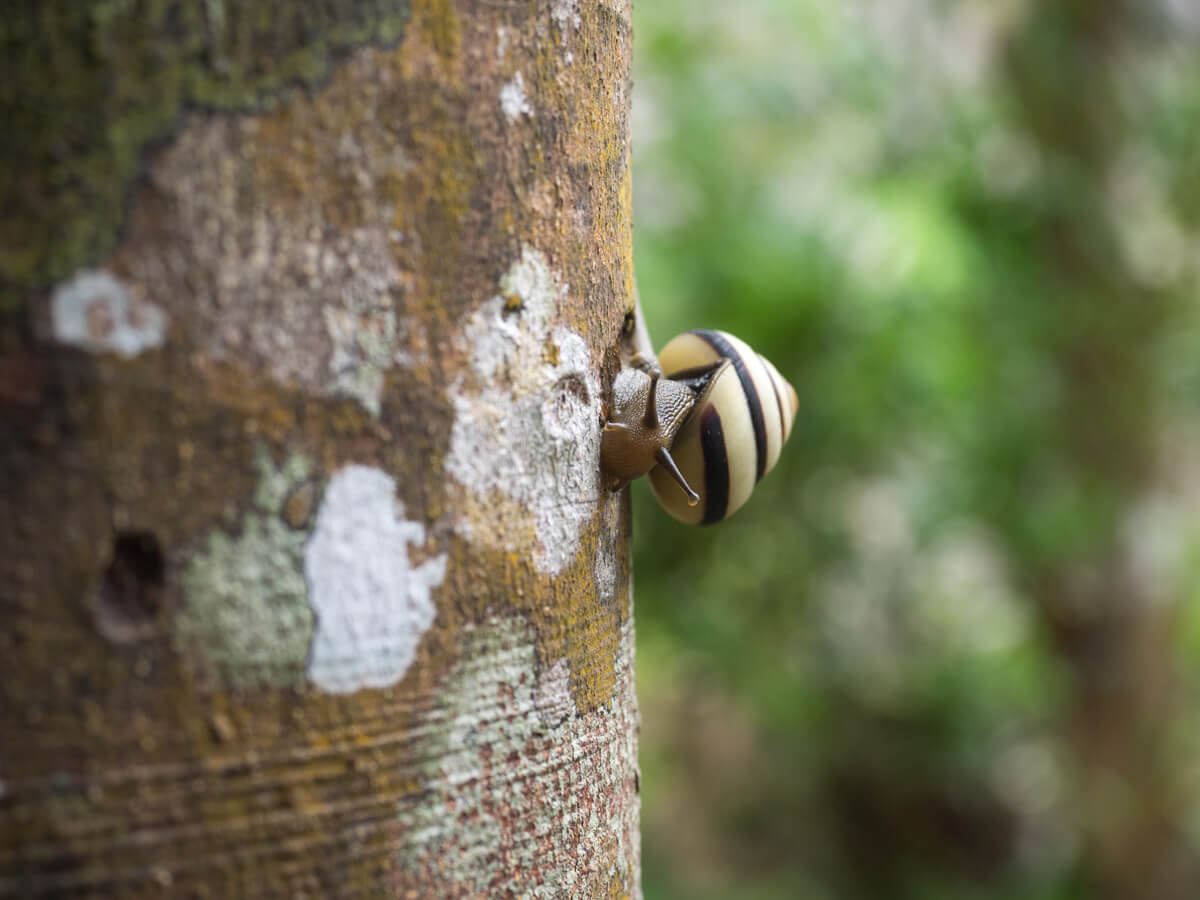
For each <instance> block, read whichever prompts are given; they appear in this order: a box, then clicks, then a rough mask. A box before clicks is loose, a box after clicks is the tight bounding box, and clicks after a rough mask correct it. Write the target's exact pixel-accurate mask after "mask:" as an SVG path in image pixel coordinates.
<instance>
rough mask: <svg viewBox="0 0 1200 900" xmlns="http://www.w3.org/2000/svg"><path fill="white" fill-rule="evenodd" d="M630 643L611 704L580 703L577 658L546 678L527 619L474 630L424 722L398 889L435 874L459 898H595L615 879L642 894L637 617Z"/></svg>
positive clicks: (404, 818)
mask: <svg viewBox="0 0 1200 900" xmlns="http://www.w3.org/2000/svg"><path fill="white" fill-rule="evenodd" d="M619 647H620V650H619V656H620V659H618V660H617V662H616V670H617V672H618V673H619V676H618V681H617V684H616V689H615V692H614V693H613V695H612V696H611V698H610V702H608V703H606V704H604V705H601V706H599V707H598V708H596V709H595V710H593V711H591V712H588V713H583V714H576V713H575V712H574V709H573V706H572V705H571V703H570V696H569V693H567V694H564V682H565V681H566V680H567V679H568V678H569V669H568V667H567V665H566V663H565V661H563V660H559V661H558V662H557V663H555V664H554V665H552V666H550V667H548V668H547V669H545V670H544V671H543V672H542V673H541V674H540V676H539V672H538V665H537V659H536V652H535V642H534V638H533V634H532V631H531V629H530V628H529V627H528V626H527V625H526V624H525V623H524V622H523V621H521V620H518V619H506V618H498V619H493V620H490V621H487V622H484V623H483V624H481V625H478V626H468V627H467V628H466V629H465V630H464V632H463V637H462V642H461V644H460V655H459V662H458V663H457V664H456V665H455V667H454V668H453V669H452V670H451V671H450V673H449V674H448V676H447V677H446V679H445V680H444V681H443V683H442V686H441V688H440V689H439V691H438V694H437V696H436V699H435V703H436V706H435V707H434V709H433V710H431V711H430V712H429V713H428V714H427V716H426V719H425V720H424V721H423V722H421V723H419V724H418V726H417V727H415V728H414V729H413V732H412V733H413V734H415V735H418V736H419V737H418V740H417V746H416V747H415V748H414V753H413V757H414V758H415V759H420V760H426V761H427V762H426V763H425V771H424V773H423V776H422V780H423V782H424V785H425V786H426V791H425V793H423V794H422V799H421V801H420V802H419V803H416V804H411V803H410V804H406V805H403V806H401V808H400V809H399V811H398V826H399V833H400V834H402V835H403V845H404V846H403V848H402V849H401V851H400V852H399V854H398V857H399V858H398V860H397V862H398V863H399V865H398V866H397V867H396V871H395V873H394V876H393V877H394V878H395V880H396V882H397V883H396V884H394V885H393V887H394V888H395V893H396V894H397V895H398V896H404V895H405V894H404V888H405V887H406V886H407V885H408V884H409V883H411V884H415V885H420V884H430V883H434V882H435V881H436V883H438V884H439V885H441V886H442V888H441V889H442V896H444V897H447V898H460V897H494V896H504V895H515V896H521V897H533V898H564V897H580V898H592V897H599V896H609V891H608V888H609V886H610V885H613V884H617V885H621V886H623V888H624V890H625V891H627V892H628V893H629V895H630V896H636V895H637V893H638V891H637V881H636V875H635V874H634V873H635V872H637V870H638V866H637V859H638V806H639V804H638V800H637V796H636V786H635V773H636V771H637V768H636V767H637V739H636V735H637V703H636V699H635V697H634V694H633V684H632V673H633V666H632V660H631V659H630V656H631V655H632V653H633V630H632V623H631V622H630V621H626V622H625V623H624V624H623V625H622V630H621V639H620V645H619ZM409 879H410V880H411V881H409Z"/></svg>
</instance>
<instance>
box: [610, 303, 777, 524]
mask: <svg viewBox="0 0 1200 900" xmlns="http://www.w3.org/2000/svg"><path fill="white" fill-rule="evenodd" d="M637 325H638V326H641V321H640V316H639V320H638V322H637ZM646 343H647V342H645V341H643V343H642V345H641V347H642V349H641V350H640V352H637V353H635V354H634V355H633V359H632V367H631V368H628V369H624V370H622V371H621V373H620V374H619V375H618V376H617V378H616V380H615V381H614V383H613V403H612V411H611V414H610V415H609V419H608V422H607V424H606V425H605V427H604V433H603V436H602V438H601V445H600V465H601V468H602V469H603V470H604V471H605V472H606V473H607V474H608V475H609V477H610V478H611V479H612V481H613V484H614V487H616V488H618V489H619V488H621V487H623V486H624V485H625V484H627V483H628V482H629V481H631V480H632V479H634V478H637V477H639V476H641V475H645V474H647V473H649V477H650V490H651V492H652V493H653V494H654V497H655V499H656V500H657V501H658V502H659V505H661V506H662V507H663V509H665V510H666V511H667V512H668V513H670V514H671V515H672V516H674V517H675V518H676V519H678V520H679V521H681V522H687V523H689V524H693V525H697V524H698V525H711V524H713V523H715V522H720V521H722V520H724V519H727V518H729V516H731V515H733V513H734V512H736V511H737V510H738V509H739V508H740V507H741V506H742V504H743V503H745V502H746V500H747V499H749V497H750V493H751V492H752V491H753V490H754V486H755V484H757V483H758V482H759V480H761V479H762V477H763V476H764V475H766V474H767V473H768V472H770V471H771V469H772V468H773V467H774V466H775V463H776V461H777V460H778V459H779V454H780V451H781V450H782V449H783V444H784V443H785V442H786V441H787V439H788V435H789V434H791V431H792V423H793V421H794V420H795V417H796V410H797V407H798V405H799V404H798V400H797V397H796V391H795V389H794V388H793V387H792V386H791V385H790V384H789V383H788V382H787V381H786V380H785V379H784V378H783V377H782V376H781V375H780V374H779V371H778V370H777V369H776V368H775V367H774V366H773V365H771V363H770V362H769V361H768V360H766V359H765V358H764V357H762V356H760V355H759V354H758V353H755V352H754V351H753V350H751V349H750V347H748V346H747V345H746V344H745V343H744V342H743V341H741V340H739V339H738V338H736V337H734V336H733V335H731V334H727V333H726V332H723V331H707V330H696V331H689V332H686V333H685V334H681V335H679V336H677V337H675V338H674V339H672V340H671V341H670V342H669V343H668V344H667V345H666V346H665V347H664V348H663V349H662V351H661V352H660V353H659V355H658V359H657V360H655V359H654V358H653V357H652V356H651V355H649V354H648V352H647V350H646V349H645V347H646Z"/></svg>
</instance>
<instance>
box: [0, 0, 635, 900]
mask: <svg viewBox="0 0 1200 900" xmlns="http://www.w3.org/2000/svg"><path fill="white" fill-rule="evenodd" d="M28 6H29V8H28V9H26V10H24V11H18V12H16V13H13V14H12V15H10V16H6V17H5V18H6V21H5V22H4V23H3V25H0V45H2V46H3V49H4V51H5V53H4V55H3V56H4V62H3V63H0V67H2V71H0V75H3V77H0V85H2V86H0V111H2V112H3V116H0V118H5V119H6V120H8V121H11V122H12V123H13V124H14V125H15V126H16V127H15V128H12V127H10V128H9V129H7V133H5V134H4V135H0V163H2V164H3V167H4V168H3V172H2V173H0V178H3V181H2V182H0V199H2V200H3V203H2V204H0V246H3V248H4V249H3V252H2V253H0V285H2V288H3V290H2V296H0V301H2V302H0V310H3V312H2V314H0V316H2V317H0V429H2V431H0V602H2V608H3V615H4V627H3V629H2V630H0V894H3V895H12V896H18V895H19V896H48V895H55V896H71V895H76V894H79V895H83V894H87V895H89V896H117V895H120V896H122V897H135V896H143V895H145V896H150V895H161V894H165V893H174V894H176V895H178V896H211V897H228V896H237V895H254V896H289V897H292V896H302V895H306V894H307V895H308V896H321V897H324V896H349V895H358V894H367V895H381V896H383V895H386V896H398V897H435V896H436V897H445V898H453V897H501V896H522V897H525V896H545V897H568V896H570V897H587V898H594V897H624V896H638V895H640V889H639V886H638V869H639V861H638V832H637V818H638V797H637V792H638V783H637V768H636V729H637V711H636V702H635V698H634V694H633V638H632V618H631V617H632V610H631V605H630V604H631V594H630V575H629V515H628V506H627V501H626V499H625V496H624V495H621V496H618V495H611V494H608V493H606V492H605V491H603V490H602V487H601V483H600V473H599V462H598V456H599V436H600V428H601V422H602V418H603V398H604V396H605V394H606V391H607V389H608V386H609V385H611V381H612V378H613V376H614V375H615V373H616V371H617V368H618V367H619V364H620V363H619V359H618V357H617V351H616V346H617V338H618V334H619V331H620V328H621V324H622V321H623V319H624V318H625V316H626V314H627V313H628V312H629V311H630V309H631V308H632V304H633V290H632V263H631V227H630V176H629V134H628V123H629V116H628V111H629V91H630V81H629V63H630V49H631V48H630V39H631V34H630V9H629V3H628V0H612V2H597V3H581V2H578V0H553V2H548V0H547V2H532V3H523V4H522V3H495V2H482V0H480V2H466V0H462V2H458V3H451V2H448V0H418V2H413V3H412V4H411V8H410V6H409V4H408V3H407V2H392V3H388V2H383V0H376V2H373V3H367V2H363V3H354V2H349V0H329V2H326V3H322V4H316V5H314V4H285V3H279V2H272V0H259V2H251V3H243V4H237V5H236V8H235V7H226V6H225V5H224V4H222V3H220V2H216V3H213V2H206V3H201V2H199V0H196V2H186V0H184V2H168V0H157V2H154V0H151V2H147V3H144V4H138V5H136V6H135V5H134V4H119V3H100V2H92V3H87V4H77V3H74V2H68V0H61V2H52V3H45V4H40V5H37V4H29V5H28Z"/></svg>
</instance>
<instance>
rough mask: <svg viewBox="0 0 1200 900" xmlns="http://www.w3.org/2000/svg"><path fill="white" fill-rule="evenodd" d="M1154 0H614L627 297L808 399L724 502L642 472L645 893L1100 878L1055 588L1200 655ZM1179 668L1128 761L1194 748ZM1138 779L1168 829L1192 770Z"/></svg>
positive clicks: (1190, 364) (1196, 179)
mask: <svg viewBox="0 0 1200 900" xmlns="http://www.w3.org/2000/svg"><path fill="white" fill-rule="evenodd" d="M1035 6H1036V5H1035ZM1169 6H1170V4H1164V5H1163V9H1162V10H1160V9H1158V7H1155V11H1154V13H1153V15H1152V14H1151V13H1149V12H1147V13H1144V14H1143V13H1140V12H1139V13H1135V14H1132V15H1130V16H1128V17H1127V18H1125V19H1121V20H1119V21H1114V22H1105V23H1102V24H1104V25H1105V27H1108V28H1111V29H1112V30H1113V33H1114V34H1116V35H1117V38H1119V39H1117V38H1114V39H1113V40H1111V41H1108V42H1106V43H1103V44H1102V45H1101V46H1102V49H1103V50H1104V51H1105V52H1111V56H1100V55H1098V53H1099V52H1100V51H1097V49H1096V46H1095V45H1093V44H1089V43H1088V40H1089V35H1086V34H1083V33H1078V32H1076V31H1075V30H1073V27H1074V26H1073V24H1072V22H1071V20H1070V19H1069V16H1070V15H1071V14H1074V12H1077V11H1078V4H1075V5H1072V4H1070V3H1066V2H1064V3H1058V4H1054V3H1051V4H1047V5H1046V7H1045V9H1044V11H1043V12H1040V13H1035V12H1033V11H1032V9H1033V7H1031V6H1030V5H1025V6H1022V5H1020V4H1015V5H1014V4H989V3H982V2H974V3H972V2H958V3H940V2H934V0H924V2H921V0H914V2H905V3H900V4H871V3H852V4H825V3H818V2H815V0H793V2H789V3H782V2H770V0H751V2H746V3H740V4H720V3H716V2H711V0H706V2H700V3H686V4H685V3H672V2H660V3H655V4H646V3H643V4H638V5H637V6H636V8H635V33H636V37H637V40H636V44H635V68H634V76H635V101H634V104H635V105H634V173H635V174H634V209H635V223H636V230H635V258H636V263H637V272H638V283H639V289H640V294H641V299H642V304H643V307H644V310H645V313H646V317H647V319H648V323H649V326H650V330H651V333H652V335H653V336H654V339H655V342H656V344H658V345H659V346H661V345H662V344H663V343H665V341H666V340H667V339H669V337H670V336H672V335H674V334H676V333H678V332H680V331H683V330H687V329H689V328H694V327H709V328H720V329H723V330H727V331H731V332H734V333H736V334H737V335H739V336H740V337H742V338H743V339H744V340H746V341H747V342H748V343H749V344H750V345H751V346H753V347H755V348H756V349H757V350H758V351H759V352H761V353H762V354H763V355H764V356H766V357H767V358H769V359H771V360H772V361H773V362H774V363H775V364H776V365H777V366H778V368H779V369H780V371H781V372H782V373H783V374H784V376H785V377H787V378H788V379H789V380H790V381H791V382H792V384H793V385H794V386H795V387H796V390H797V393H798V395H799V398H800V413H799V416H798V419H797V423H796V426H795V430H794V432H793V436H792V438H791V442H790V444H789V445H788V446H787V447H786V448H785V452H784V455H783V458H782V459H781V461H780V463H779V465H778V467H777V469H776V470H775V471H774V472H773V473H772V474H771V475H769V476H768V478H767V479H766V480H765V481H764V482H763V483H762V484H761V485H760V486H759V488H758V490H757V491H756V493H755V496H754V497H753V498H752V500H751V502H750V503H749V504H748V505H747V506H746V507H745V508H743V509H742V510H741V511H740V512H739V513H738V514H737V515H736V516H735V517H734V518H733V519H731V520H730V521H728V522H725V523H722V524H721V525H719V526H717V527H714V528H705V529H697V528H689V527H686V526H682V525H678V524H677V523H675V522H674V521H672V520H670V519H669V518H668V517H667V516H666V515H665V513H663V512H662V511H660V510H659V509H658V508H657V507H656V506H655V504H654V501H653V498H652V497H651V495H650V493H649V491H648V490H647V489H646V488H645V486H644V485H643V484H637V485H635V486H634V505H635V561H636V562H635V566H636V573H637V585H636V588H637V591H636V596H637V617H638V670H639V692H640V697H641V705H642V719H643V730H642V740H641V746H642V751H641V752H642V776H643V777H642V785H643V800H644V806H643V832H644V853H643V857H644V858H643V867H644V873H645V891H646V895H647V897H648V898H650V900H673V898H687V900H706V898H735V897H736V898H755V900H758V898H761V900H767V898H842V897H864V898H874V897H883V896H886V897H891V898H909V897H911V898H922V900H924V898H930V900H934V898H1001V897H1004V898H1010V897H1011V898H1068V897H1072V898H1073V897H1084V896H1092V895H1093V893H1092V892H1093V891H1100V888H1101V887H1103V885H1102V882H1103V881H1104V879H1105V878H1109V877H1112V878H1116V879H1118V880H1119V876H1118V875H1112V874H1111V873H1110V872H1109V871H1108V869H1106V868H1105V866H1104V865H1097V864H1095V858H1099V857H1095V856H1094V854H1092V851H1091V850H1090V849H1089V848H1090V847H1092V844H1093V843H1094V840H1093V838H1094V836H1093V834H1092V825H1093V824H1094V822H1092V821H1091V818H1090V817H1092V816H1093V811H1092V810H1091V808H1090V807H1087V808H1084V806H1085V805H1086V804H1085V805H1081V800H1080V795H1079V792H1078V790H1077V788H1078V784H1079V783H1084V784H1085V786H1086V785H1087V784H1089V783H1090V782H1088V780H1087V776H1086V775H1084V776H1079V774H1078V773H1079V772H1081V771H1083V772H1085V773H1086V772H1087V771H1089V768H1088V767H1089V766H1090V765H1091V763H1089V761H1088V760H1086V759H1079V758H1077V757H1078V756H1079V755H1080V753H1081V752H1082V751H1081V748H1086V744H1085V743H1083V742H1081V741H1079V740H1073V739H1072V737H1071V735H1072V731H1071V728H1072V725H1071V723H1072V721H1073V720H1074V718H1075V717H1086V716H1087V715H1089V714H1090V713H1089V709H1090V707H1088V706H1087V704H1086V702H1084V701H1082V700H1080V698H1081V697H1086V696H1087V695H1088V690H1089V685H1088V680H1089V679H1092V678H1094V677H1095V671H1097V667H1096V666H1094V665H1093V664H1092V663H1090V662H1089V661H1088V660H1086V659H1083V658H1082V657H1081V656H1080V655H1079V653H1078V652H1077V651H1076V649H1075V648H1076V647H1077V645H1078V643H1079V641H1080V640H1081V639H1080V638H1079V634H1082V633H1083V632H1084V630H1085V629H1083V628H1082V627H1077V626H1076V625H1073V624H1071V623H1068V624H1067V625H1061V623H1060V622H1059V619H1058V618H1057V616H1058V614H1059V611H1060V610H1061V609H1063V608H1066V607H1067V606H1068V605H1069V601H1071V598H1077V597H1082V598H1084V600H1080V601H1078V602H1080V603H1083V602H1085V601H1086V602H1095V603H1098V604H1107V605H1104V606H1103V614H1098V615H1097V617H1096V621H1097V622H1099V623H1100V624H1098V625H1096V626H1095V627H1094V628H1093V631H1095V632H1096V633H1097V634H1101V633H1103V634H1109V633H1116V634H1117V639H1119V629H1117V628H1116V626H1114V625H1113V623H1119V622H1122V621H1124V619H1122V618H1121V614H1120V604H1121V603H1125V602H1128V603H1139V602H1142V601H1143V600H1144V599H1145V597H1152V598H1153V599H1154V602H1156V603H1160V604H1163V608H1165V609H1168V610H1170V617H1169V621H1170V622H1171V623H1173V625H1174V626H1175V627H1174V630H1173V637H1172V638H1171V640H1170V641H1169V642H1168V645H1167V648H1168V650H1169V652H1170V653H1172V654H1174V655H1173V656H1172V658H1171V663H1170V665H1169V666H1167V667H1166V668H1167V669H1169V671H1170V673H1171V674H1172V675H1177V676H1179V677H1180V678H1181V680H1182V681H1184V682H1185V684H1186V683H1187V680H1188V679H1189V678H1192V679H1194V678H1195V676H1196V675H1197V674H1200V667H1198V666H1197V665H1196V661H1197V659H1198V658H1200V657H1198V656H1197V654H1198V653H1200V616H1197V615H1196V613H1195V612H1193V611H1192V607H1193V606H1194V604H1192V603H1190V602H1189V601H1191V600H1192V599H1193V598H1195V597H1196V596H1197V593H1198V588H1200V530H1198V528H1197V525H1196V522H1197V521H1200V518H1198V517H1197V516H1196V515H1195V513H1196V512H1200V510H1198V509H1197V506H1198V504H1197V499H1198V498H1200V488H1198V486H1200V474H1198V473H1197V470H1196V466H1195V464H1193V463H1192V462H1191V460H1192V456H1191V455H1190V454H1189V453H1188V448H1192V449H1195V448H1200V440H1197V439H1196V433H1197V429H1196V414H1197V411H1198V403H1197V400H1198V399H1200V343H1198V342H1197V338H1198V337H1200V317H1198V316H1197V310H1196V304H1195V300H1196V290H1195V289H1196V270H1197V261H1200V252H1198V250H1200V244H1198V242H1197V228H1198V227H1200V214H1198V213H1197V209H1200V207H1198V206H1197V205H1196V203H1195V201H1196V199H1197V197H1200V188H1198V187H1197V185H1198V184H1200V116H1198V115H1197V113H1198V112H1200V53H1198V52H1197V50H1198V49H1200V47H1198V46H1197V45H1198V44H1200V21H1197V17H1196V16H1194V15H1190V14H1186V11H1184V12H1180V10H1182V7H1180V6H1179V5H1176V7H1178V9H1177V10H1176V12H1178V13H1179V15H1180V16H1181V17H1182V18H1181V19H1180V20H1179V21H1174V20H1171V19H1170V18H1169V15H1168V12H1164V11H1163V10H1166V9H1167V7H1169ZM1059 7H1062V8H1063V9H1065V10H1066V12H1065V13H1063V14H1062V16H1058V15H1057V10H1058V8H1059ZM1115 8H1116V7H1115V6H1114V9H1115ZM1064 23H1065V24H1064ZM1110 48H1111V49H1110ZM1093 70H1095V77H1096V78H1097V79H1100V78H1102V77H1103V78H1109V79H1111V83H1109V82H1107V81H1106V82H1100V81H1090V80H1089V81H1088V83H1086V84H1082V83H1080V81H1079V79H1080V78H1081V77H1083V76H1087V77H1089V78H1090V77H1091V74H1092V73H1093ZM1106 104H1107V105H1106ZM1197 459H1200V456H1197ZM1189 479H1191V480H1189ZM1181 484H1182V485H1185V486H1190V487H1185V488H1184V489H1181V490H1175V489H1174V488H1175V487H1176V486H1178V485H1181ZM1188 490H1192V491H1194V493H1191V494H1188V492H1187V491H1188ZM1114 561H1120V565H1119V566H1118V565H1117V563H1116V562H1114ZM1139 567H1140V568H1139ZM1113 571H1119V572H1120V573H1125V572H1127V571H1129V572H1133V573H1134V574H1133V575H1130V576H1129V577H1130V579H1131V581H1130V584H1131V585H1133V586H1132V587H1131V588H1130V589H1129V591H1128V596H1126V595H1125V594H1122V593H1121V592H1119V591H1117V590H1115V589H1114V590H1112V591H1108V592H1106V591H1104V590H1101V589H1100V588H1093V587H1088V585H1089V584H1092V582H1089V581H1088V578H1089V577H1091V578H1093V581H1100V582H1104V581H1106V580H1111V579H1110V578H1109V576H1110V575H1111V573H1112V572H1113ZM1139 578H1140V579H1142V580H1141V581H1138V580H1137V579H1139ZM1122 583H1123V582H1122ZM1076 584H1082V585H1084V586H1083V587H1081V588H1078V589H1076V588H1075V587H1074V586H1075V585H1076ZM1110 595H1111V596H1110ZM1064 598H1066V599H1064ZM1095 598H1100V599H1095ZM1139 598H1141V599H1139ZM1113 609H1116V610H1118V611H1117V612H1113ZM1135 618H1136V616H1135ZM1089 621H1090V620H1089ZM1155 621H1158V620H1157V619H1156V620H1155ZM1105 628H1107V629H1108V631H1107V632H1105V631H1104V629H1105ZM1087 634H1088V635H1089V636H1091V635H1092V632H1090V631H1089V632H1087ZM1089 639H1090V638H1089ZM1110 639H1112V638H1111V635H1110ZM1106 652H1108V651H1106ZM1114 653H1115V655H1114V658H1117V659H1120V652H1119V648H1118V650H1117V651H1114ZM1131 677H1134V678H1136V677H1137V673H1136V672H1135V674H1134V676H1131ZM1149 677H1150V676H1147V678H1149ZM1194 693H1195V692H1194V691H1191V690H1189V689H1188V688H1187V687H1186V686H1185V687H1183V688H1181V689H1179V690H1178V691H1177V692H1176V693H1175V694H1173V695H1172V698H1173V699H1172V706H1170V707H1169V708H1167V707H1164V709H1163V715H1164V716H1165V717H1166V716H1169V717H1170V719H1169V721H1164V722H1158V723H1154V725H1153V727H1152V728H1151V731H1152V732H1153V734H1154V735H1155V736H1156V738H1155V739H1156V740H1158V739H1160V738H1161V740H1162V741H1163V747H1162V750H1161V753H1159V752H1158V748H1157V747H1156V751H1155V755H1153V756H1149V755H1148V756H1147V758H1146V761H1145V764H1144V765H1145V767H1146V768H1147V769H1151V770H1157V769H1162V770H1164V771H1166V770H1167V769H1169V768H1170V767H1171V766H1174V765H1176V761H1177V760H1186V759H1189V758H1190V757H1191V755H1192V754H1193V753H1195V752H1196V751H1197V750H1200V734H1197V733H1196V729H1194V728H1193V727H1192V726H1191V725H1190V724H1189V723H1190V719H1195V718H1197V716H1196V712H1197V711H1198V706H1197V702H1196V700H1197V698H1196V697H1194V696H1192V694H1194ZM1084 727H1086V726H1084ZM1137 727H1139V728H1140V727H1143V726H1142V725H1140V724H1139V725H1138V726H1137ZM1139 765H1140V764H1139ZM1130 771H1131V772H1133V773H1134V776H1136V775H1137V772H1138V768H1137V766H1133V767H1131V769H1130ZM1126 774H1127V773H1126ZM1172 774H1173V773H1172V772H1169V771H1166V774H1165V775H1164V777H1167V778H1168V780H1169V777H1170V776H1172ZM1114 777H1123V776H1122V773H1118V774H1117V776H1114ZM1182 780H1183V781H1184V782H1186V781H1187V778H1186V777H1185V778H1183V779H1182ZM1129 788H1130V790H1136V789H1137V788H1136V785H1133V784H1131V785H1129ZM1177 799H1178V798H1177ZM1163 815H1164V817H1167V816H1169V817H1171V822H1172V827H1173V832H1172V833H1173V834H1174V833H1178V834H1179V835H1182V837H1180V838H1179V844H1180V846H1181V847H1182V851H1181V852H1183V853H1184V854H1185V855H1186V854H1189V853H1191V852H1192V851H1193V850H1194V849H1195V848H1194V847H1193V839H1192V838H1191V837H1189V835H1191V836H1195V835H1200V805H1198V804H1196V803H1194V802H1192V801H1191V799H1190V798H1181V799H1180V802H1179V803H1178V804H1177V807H1176V806H1173V807H1172V808H1171V809H1170V810H1168V811H1163ZM1129 830H1130V833H1131V834H1132V833H1133V832H1134V831H1135V830H1136V829H1134V827H1133V826H1130V829H1129ZM1117 833H1118V834H1123V833H1124V832H1121V831H1120V829H1118V830H1117ZM1130 840H1133V838H1132V837H1131V838H1130ZM1097 852H1098V853H1099V854H1100V856H1101V857H1102V856H1103V853H1104V852H1107V851H1104V850H1103V849H1102V850H1101V851H1097ZM1118 855H1119V854H1118Z"/></svg>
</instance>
